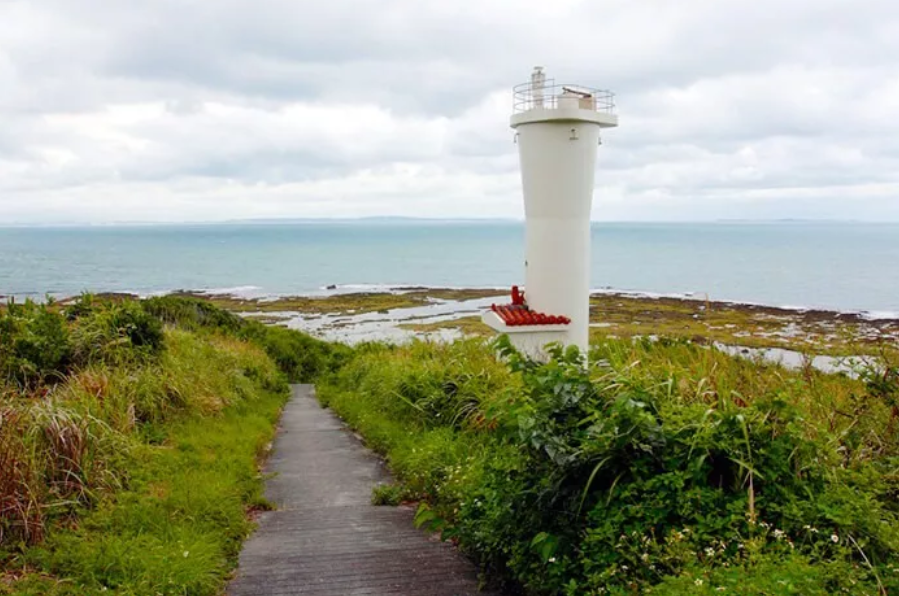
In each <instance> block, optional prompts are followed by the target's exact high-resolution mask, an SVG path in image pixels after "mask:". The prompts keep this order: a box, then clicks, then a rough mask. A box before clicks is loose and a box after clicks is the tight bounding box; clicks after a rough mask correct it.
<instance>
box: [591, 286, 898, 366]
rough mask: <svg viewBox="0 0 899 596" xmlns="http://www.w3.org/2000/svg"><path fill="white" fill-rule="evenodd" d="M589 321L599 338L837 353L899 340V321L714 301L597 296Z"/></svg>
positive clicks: (862, 350)
mask: <svg viewBox="0 0 899 596" xmlns="http://www.w3.org/2000/svg"><path fill="white" fill-rule="evenodd" d="M590 320H591V322H592V323H593V324H594V325H595V326H594V327H593V329H591V335H592V336H593V338H594V339H596V340H602V339H603V338H605V337H608V336H612V337H624V338H630V337H648V336H654V337H667V338H676V339H689V340H692V341H695V342H704V343H711V342H721V343H725V344H728V345H733V346H746V347H752V348H785V349H789V350H795V351H798V352H802V353H814V354H828V355H834V356H852V355H858V354H859V353H868V352H871V351H875V352H876V351H877V350H878V349H879V347H880V346H881V345H882V344H884V343H885V342H892V343H893V344H894V345H895V344H899V321H893V320H875V321H869V320H866V319H865V318H863V317H861V316H859V315H855V314H850V313H837V312H829V311H820V310H807V311H796V310H788V309H784V308H775V307H770V306H758V305H752V304H734V303H729V302H713V301H710V300H682V299H678V298H647V297H644V296H632V295H626V294H594V295H593V296H591V298H590Z"/></svg>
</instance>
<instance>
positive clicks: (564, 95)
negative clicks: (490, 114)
mask: <svg viewBox="0 0 899 596" xmlns="http://www.w3.org/2000/svg"><path fill="white" fill-rule="evenodd" d="M512 96H513V110H514V113H516V114H520V113H522V112H527V111H529V110H534V109H548V110H553V109H557V108H565V107H576V108H579V109H582V110H590V111H594V112H604V113H607V114H613V113H615V94H614V93H612V92H611V91H609V90H607V89H594V88H591V87H585V86H583V85H576V84H573V83H556V82H555V80H554V79H547V80H546V81H544V82H543V83H534V82H533V81H530V82H527V83H522V84H521V85H516V86H515V87H514V88H513V89H512Z"/></svg>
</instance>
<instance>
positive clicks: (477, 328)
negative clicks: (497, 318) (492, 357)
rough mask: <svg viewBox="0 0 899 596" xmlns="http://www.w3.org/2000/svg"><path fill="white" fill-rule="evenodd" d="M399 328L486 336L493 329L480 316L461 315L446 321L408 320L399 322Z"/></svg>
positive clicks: (422, 331)
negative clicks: (418, 321)
mask: <svg viewBox="0 0 899 596" xmlns="http://www.w3.org/2000/svg"><path fill="white" fill-rule="evenodd" d="M399 327H400V329H409V330H410V331H415V332H416V333H434V332H436V331H442V330H444V329H450V330H457V331H459V332H460V333H461V334H463V335H467V336H480V337H484V336H488V335H493V334H494V333H495V331H493V329H491V328H490V327H488V326H487V325H486V324H485V323H483V322H482V321H481V317H461V318H458V319H449V320H446V321H438V322H436V323H416V322H413V321H410V322H408V323H400V325H399Z"/></svg>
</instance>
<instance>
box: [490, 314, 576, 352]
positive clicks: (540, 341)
mask: <svg viewBox="0 0 899 596" xmlns="http://www.w3.org/2000/svg"><path fill="white" fill-rule="evenodd" d="M481 320H482V321H483V322H484V323H485V324H486V325H487V326H488V327H490V328H491V329H493V330H494V331H497V332H498V333H505V334H506V335H508V336H509V340H510V341H511V342H512V345H513V346H515V349H516V350H518V351H519V352H521V353H522V354H523V355H524V356H527V357H528V358H531V359H532V360H537V361H538V362H547V361H548V360H549V358H550V357H549V353H548V352H547V350H546V346H547V344H551V343H561V344H563V345H567V344H569V343H571V340H570V339H569V334H568V325H559V324H555V325H507V324H506V323H505V322H504V321H503V319H502V318H500V316H499V315H497V314H496V313H495V312H493V311H488V312H485V313H484V315H483V316H482V317H481Z"/></svg>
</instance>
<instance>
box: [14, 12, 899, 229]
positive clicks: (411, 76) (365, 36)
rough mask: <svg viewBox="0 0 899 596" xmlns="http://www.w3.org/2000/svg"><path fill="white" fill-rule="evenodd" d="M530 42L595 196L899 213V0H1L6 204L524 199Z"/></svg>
mask: <svg viewBox="0 0 899 596" xmlns="http://www.w3.org/2000/svg"><path fill="white" fill-rule="evenodd" d="M537 64H540V65H543V66H545V67H546V68H547V71H548V74H549V76H551V77H554V78H556V79H557V80H560V81H566V82H569V81H570V82H574V83H581V84H584V85H589V86H595V87H603V88H609V89H611V90H613V91H615V92H616V93H617V95H618V98H617V100H618V106H619V107H618V112H619V117H620V123H621V124H620V127H619V128H617V129H614V130H610V131H606V132H605V133H604V145H603V146H602V147H601V148H600V155H599V162H598V164H597V185H596V193H595V200H594V210H593V217H594V219H597V220H707V219H719V218H830V219H863V220H892V221H899V9H897V8H896V0H754V1H752V2H747V1H742V0H740V1H734V0H728V1H722V0H681V1H679V2H673V1H671V0H640V1H634V0H586V1H578V0H552V1H547V0H501V1H500V0H441V1H440V2H431V1H428V0H315V1H312V0H177V1H176V0H32V1H28V0H0V223H14V222H19V223H21V222H38V223H47V222H109V221H197V220H221V219H234V218H280V217H365V216H379V215H401V216H415V217H521V216H522V215H523V207H522V204H521V195H520V192H521V191H520V179H519V170H518V157H517V153H516V149H515V145H514V144H513V142H512V141H513V132H512V131H511V129H509V127H508V118H509V115H510V113H511V91H510V90H511V87H512V86H513V85H515V84H517V83H521V82H524V81H526V80H527V79H528V77H529V74H530V71H531V68H532V67H533V66H534V65H537Z"/></svg>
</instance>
